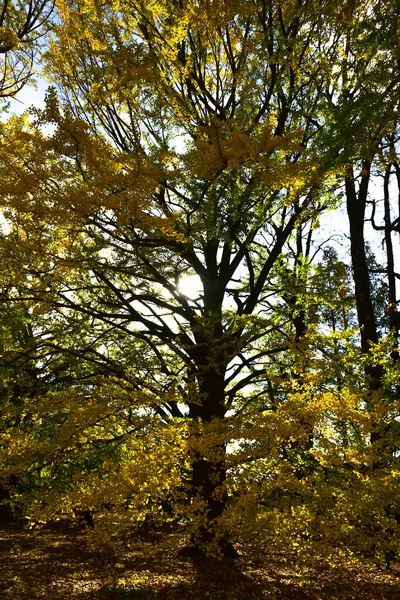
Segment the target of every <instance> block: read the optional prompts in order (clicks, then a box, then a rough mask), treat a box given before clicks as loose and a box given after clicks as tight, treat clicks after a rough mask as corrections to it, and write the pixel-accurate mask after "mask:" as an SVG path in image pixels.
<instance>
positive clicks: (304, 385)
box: [0, 0, 400, 556]
mask: <svg viewBox="0 0 400 600" xmlns="http://www.w3.org/2000/svg"><path fill="white" fill-rule="evenodd" d="M42 4H43V5H44V4H46V3H42ZM40 6H42V5H40ZM15 18H17V17H15ZM399 25H400V24H399V15H398V9H397V6H396V5H395V3H393V2H389V1H383V2H375V1H374V0H369V1H368V2H358V1H351V2H348V1H346V2H333V1H331V0H321V1H320V2H310V1H308V0H296V1H294V0H257V1H250V0H242V1H240V2H233V1H231V0H226V1H224V2H222V1H219V2H214V1H213V0H201V1H197V0H196V1H195V0H184V1H182V0H176V1H175V0H173V1H171V0H169V1H167V0H161V1H160V0H158V1H157V2H153V1H146V2H141V1H136V0H120V1H118V0H116V1H113V2H101V1H99V0H77V1H73V0H60V1H59V3H58V6H57V12H56V15H55V18H54V19H53V22H52V35H51V39H50V40H49V42H48V43H47V44H46V47H45V49H44V52H43V56H42V59H41V60H42V64H43V69H44V72H45V73H46V76H47V77H48V78H49V79H51V81H52V82H53V87H51V88H49V90H48V93H47V99H46V108H45V109H44V110H38V109H32V110H31V111H30V112H28V113H26V114H25V115H23V116H21V117H11V118H10V119H9V120H8V122H7V123H4V124H2V126H1V137H2V143H1V148H0V170H1V176H0V194H1V202H2V211H3V214H4V217H5V218H6V219H7V222H8V224H9V230H8V232H7V233H3V235H2V237H1V240H0V242H1V250H0V251H1V254H2V258H3V264H4V268H3V271H2V276H1V277H2V281H1V288H2V302H3V305H4V306H6V307H7V311H8V312H7V317H4V319H3V323H2V348H3V358H2V370H3V373H4V381H5V383H4V392H3V395H2V399H1V402H2V405H1V407H2V431H3V439H4V441H3V442H2V444H1V446H0V449H1V453H0V464H1V465H2V467H3V479H4V481H6V484H5V485H8V486H9V487H10V489H11V491H12V493H13V495H14V496H13V497H14V499H15V502H16V503H18V502H19V504H20V505H21V506H24V510H25V511H27V513H28V514H29V515H30V516H31V518H32V519H36V520H38V521H40V520H43V519H50V518H55V517H60V516H66V515H67V516H73V515H76V514H77V513H78V512H79V511H82V510H91V511H94V512H97V513H101V518H100V519H99V527H106V526H107V525H109V526H110V527H111V530H110V536H111V532H112V530H115V528H119V529H120V530H121V531H128V530H131V529H132V528H133V529H138V528H140V526H141V524H143V523H145V522H146V523H147V522H148V521H149V519H150V520H152V522H153V523H154V524H156V525H157V524H161V523H163V522H170V523H174V525H176V526H178V525H179V526H181V527H182V530H183V531H184V534H185V535H186V538H187V539H188V540H189V542H188V543H190V544H191V545H192V546H193V547H195V548H196V549H197V550H198V551H201V552H208V553H211V554H216V555H225V556H234V555H235V554H236V550H235V547H234V544H235V542H237V541H239V542H242V543H243V542H247V543H250V542H253V541H254V540H258V539H261V538H262V536H267V537H268V536H274V537H275V539H276V540H280V541H281V543H282V544H286V545H290V544H293V545H299V544H300V545H301V546H302V547H304V548H308V549H310V548H311V549H313V548H314V547H315V546H318V547H321V548H324V549H326V550H328V549H329V548H330V547H332V544H339V545H341V546H342V547H343V548H354V547H357V548H358V549H360V550H370V549H371V548H372V547H373V546H374V548H375V549H376V551H377V552H384V553H387V552H389V551H390V552H395V551H396V550H397V546H396V544H398V542H396V533H397V532H398V529H399V518H400V517H399V515H400V513H399V507H400V498H399V491H398V486H396V483H397V480H398V477H399V471H398V458H397V454H398V445H399V440H398V426H397V422H398V411H399V395H398V393H399V386H400V382H399V362H398V355H399V354H398V352H399V351H398V331H399V326H400V323H399V319H398V317H397V315H398V312H397V306H398V302H397V297H396V278H398V277H399V275H398V273H396V267H395V258H394V256H395V253H394V250H393V243H396V242H393V239H392V238H393V237H394V235H395V234H396V233H397V232H398V229H399V227H398V221H399V218H400V214H399V212H398V211H399V208H397V207H395V206H394V202H393V201H392V195H393V193H392V189H393V185H391V184H390V182H391V181H392V180H393V178H394V177H397V182H398V185H400V183H399V182H400V175H399V174H400V167H399V165H398V158H397V136H398V126H397V118H398V109H399V89H400V69H399V65H400V62H399V61H400V48H399V42H398V31H399ZM374 173H376V177H377V181H380V179H379V178H381V179H382V178H383V186H382V189H383V192H384V197H385V199H384V204H383V213H382V209H381V208H380V206H378V199H377V198H378V197H379V193H378V196H377V195H375V196H374V195H373V192H372V195H371V192H369V190H370V189H371V181H372V179H373V175H374ZM377 187H379V186H378V185H377ZM399 189H400V187H399ZM369 206H371V209H372V214H371V213H370V212H369V213H368V212H367V209H368V210H369ZM341 207H342V209H343V208H346V210H347V212H348V219H349V224H350V225H349V226H350V238H351V262H349V261H347V262H346V260H345V259H342V260H341V259H340V258H339V256H338V253H337V250H335V248H334V246H333V243H328V242H327V240H326V237H324V232H323V231H321V228H320V227H319V223H320V220H321V218H326V214H328V213H329V211H335V210H336V211H337V210H339V209H340V208H341ZM331 214H332V215H337V212H336V213H335V212H331ZM369 214H371V216H370V220H371V221H372V224H373V225H374V227H375V229H377V230H379V231H382V233H383V235H384V240H385V253H386V258H387V261H386V263H387V264H386V265H384V266H381V264H380V262H382V260H381V257H380V256H377V257H374V256H373V252H372V251H371V250H369V249H368V247H367V244H366V242H365V239H364V238H365V236H364V228H365V223H366V219H367V218H369V217H368V215H369ZM380 214H383V223H384V224H383V225H378V224H377V219H378V215H380ZM393 215H394V216H393ZM332 219H334V220H336V219H337V216H333V217H332ZM335 225H336V223H335ZM341 230H342V224H340V225H339V226H338V227H337V231H338V232H340V231H341ZM188 285H189V286H191V289H190V291H189V293H188V292H187V289H188ZM185 290H186V291H185ZM16 383H17V385H16ZM17 448H18V451H17ZM388 493H390V498H391V499H390V502H389V501H388V500H387V498H388ZM116 523H117V525H115V524H116ZM95 529H96V528H95Z"/></svg>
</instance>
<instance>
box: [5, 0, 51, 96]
mask: <svg viewBox="0 0 400 600" xmlns="http://www.w3.org/2000/svg"><path fill="white" fill-rule="evenodd" d="M54 5H55V0H29V1H28V2H24V1H21V0H16V1H10V0H2V2H1V4H0V97H1V98H10V97H15V95H16V94H17V93H18V92H19V91H20V90H21V89H22V87H23V86H24V85H25V83H27V81H28V80H29V78H30V77H31V75H32V72H33V69H34V61H35V52H36V50H37V47H38V45H39V41H40V38H41V37H42V36H43V35H44V33H45V30H46V24H48V22H49V19H50V16H51V14H52V12H53V10H54Z"/></svg>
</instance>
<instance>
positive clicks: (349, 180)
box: [345, 159, 383, 442]
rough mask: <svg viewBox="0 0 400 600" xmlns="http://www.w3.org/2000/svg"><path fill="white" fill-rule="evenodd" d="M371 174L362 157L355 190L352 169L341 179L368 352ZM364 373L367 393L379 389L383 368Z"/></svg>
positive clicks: (372, 322) (372, 321)
mask: <svg viewBox="0 0 400 600" xmlns="http://www.w3.org/2000/svg"><path fill="white" fill-rule="evenodd" d="M370 176H371V162H370V161H369V160H367V159H366V160H363V162H362V174H361V182H360V187H359V189H358V192H357V191H356V185H355V180H354V172H353V169H352V168H350V169H349V172H348V175H347V177H346V180H345V189H346V200H347V214H348V218H349V225H350V241H351V259H352V266H353V278H354V288H355V296H356V306H357V316H358V324H359V327H360V337H361V350H362V352H363V354H368V352H369V351H370V349H371V345H372V344H377V343H378V333H377V326H376V318H375V313H374V305H373V302H372V295H371V284H370V278H369V270H368V261H367V254H366V251H365V239H364V221H365V208H366V203H367V194H368V185H369V181H370ZM365 374H366V376H367V379H368V390H369V392H372V393H373V392H376V391H378V390H379V389H380V388H381V385H382V379H383V369H382V366H381V365H376V364H375V365H374V364H367V365H366V366H365ZM382 434H383V432H382V431H381V430H380V428H379V426H378V427H377V428H376V429H375V430H374V431H372V432H371V442H376V441H378V440H379V439H381V437H382Z"/></svg>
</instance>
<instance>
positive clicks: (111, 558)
mask: <svg viewBox="0 0 400 600" xmlns="http://www.w3.org/2000/svg"><path fill="white" fill-rule="evenodd" d="M157 535H158V536H159V537H157ZM166 535H167V534H165V533H161V532H160V533H159V534H155V535H154V536H153V537H152V539H151V540H147V541H146V540H144V541H141V540H136V542H135V544H134V545H133V546H132V547H131V549H130V550H129V551H125V552H122V551H120V552H116V551H111V550H109V549H108V550H106V549H102V550H99V549H94V548H92V547H90V546H89V545H88V544H87V541H86V537H85V532H84V531H82V530H78V529H72V528H68V527H66V526H62V525H60V524H55V525H52V526H51V525H49V526H46V527H45V528H43V529H41V530H37V531H32V530H29V529H28V528H27V527H26V525H25V523H24V522H21V521H15V522H8V523H2V524H0V565H1V570H0V598H1V600H36V599H46V600H63V599H70V600H78V599H80V600H136V599H137V600H146V599H149V600H152V599H154V600H162V599H163V600H178V599H181V600H200V599H202V598H204V599H209V600H258V599H263V598H265V599H268V600H399V599H400V566H399V565H398V564H395V565H394V567H393V570H392V572H390V573H388V572H385V571H379V570H378V569H377V567H376V566H375V565H374V563H373V561H372V560H371V561H369V560H360V561H358V562H353V563H352V565H351V566H345V565H340V564H337V565H333V566H332V565H331V566H327V565H325V564H323V563H322V562H321V561H317V560H315V561H314V563H313V564H312V565H309V566H305V565H304V564H301V563H300V561H296V559H295V557H293V556H286V555H284V554H282V553H280V552H277V551H276V550H274V549H273V548H272V547H269V548H265V550H264V551H263V552H260V551H258V553H256V552H255V551H250V552H248V553H246V554H245V555H244V556H243V557H241V558H240V559H239V560H237V561H215V560H206V559H203V560H199V559H197V560H195V559H193V558H186V557H177V556H174V555H173V554H172V553H171V555H166V554H165V553H164V554H158V555H157V554H154V552H153V553H151V552H150V549H151V547H154V545H155V546H157V545H158V544H159V543H160V542H161V541H162V540H161V538H162V537H164V538H165V536H166Z"/></svg>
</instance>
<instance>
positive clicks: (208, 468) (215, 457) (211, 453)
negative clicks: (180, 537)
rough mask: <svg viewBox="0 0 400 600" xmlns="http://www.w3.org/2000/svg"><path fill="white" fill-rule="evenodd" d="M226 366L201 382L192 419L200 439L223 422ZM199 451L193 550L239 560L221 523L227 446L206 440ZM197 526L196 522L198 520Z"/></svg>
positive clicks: (194, 465) (194, 485) (194, 474)
mask: <svg viewBox="0 0 400 600" xmlns="http://www.w3.org/2000/svg"><path fill="white" fill-rule="evenodd" d="M224 378H225V366H224V367H220V370H219V372H217V371H205V372H203V373H201V375H200V376H199V378H198V383H199V397H198V399H197V402H195V403H193V404H192V405H191V406H190V416H191V418H192V419H193V422H194V425H193V434H192V435H193V436H199V435H200V436H201V435H202V431H201V430H203V429H204V428H205V429H207V426H209V425H210V424H212V422H213V421H215V420H216V419H217V420H219V419H223V417H224V416H225V412H226V407H225V382H224ZM197 441H198V438H197V440H196V444H195V445H196V449H195V450H194V451H193V454H192V480H191V488H192V489H191V498H192V501H193V502H195V503H196V504H197V503H198V505H199V507H200V509H199V513H198V515H197V516H198V517H199V525H198V526H197V527H196V530H195V531H194V532H193V534H192V540H191V542H192V545H193V548H194V549H195V550H196V551H197V552H198V553H199V554H200V555H201V554H204V553H205V552H206V551H207V550H208V551H209V552H211V554H216V555H218V556H220V557H221V556H223V557H225V558H236V557H237V556H238V554H237V552H236V550H235V549H234V546H233V544H232V542H231V540H230V539H229V533H228V532H226V531H225V530H222V529H221V527H220V524H219V520H220V518H221V517H222V515H223V513H224V512H225V510H226V507H227V492H226V445H225V443H223V442H221V441H216V442H215V443H212V444H211V445H209V444H208V443H207V440H206V439H204V440H203V441H204V453H203V452H201V451H199V450H198V449H197V448H198V445H197ZM195 522H196V518H195Z"/></svg>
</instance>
